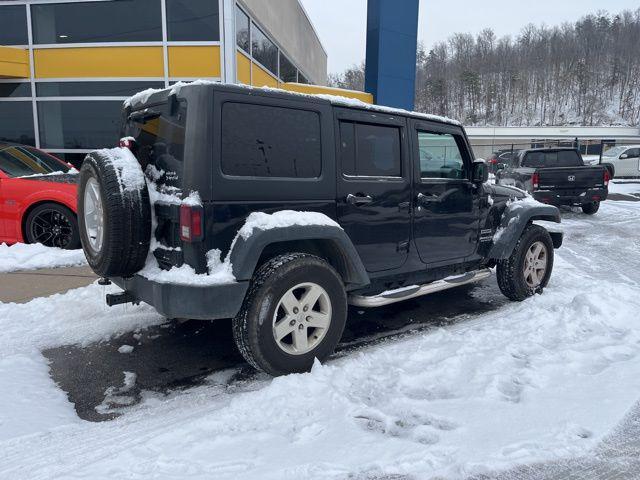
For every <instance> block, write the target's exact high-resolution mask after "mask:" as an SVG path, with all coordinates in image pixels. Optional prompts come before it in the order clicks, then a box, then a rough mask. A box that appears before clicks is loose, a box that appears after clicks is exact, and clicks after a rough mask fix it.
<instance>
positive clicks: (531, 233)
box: [497, 225, 554, 301]
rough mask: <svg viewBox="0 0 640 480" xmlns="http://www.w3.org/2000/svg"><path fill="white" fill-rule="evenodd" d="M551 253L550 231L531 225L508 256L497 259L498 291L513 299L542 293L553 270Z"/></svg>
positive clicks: (521, 298)
mask: <svg viewBox="0 0 640 480" xmlns="http://www.w3.org/2000/svg"><path fill="white" fill-rule="evenodd" d="M553 253H554V252H553V241H552V240H551V235H549V232H547V230H546V229H544V228H543V227H541V226H539V225H530V226H529V227H528V228H527V229H526V230H525V231H524V233H523V234H522V236H521V237H520V240H518V243H517V244H516V247H515V248H514V250H513V253H512V254H511V256H510V257H509V258H507V259H504V260H500V261H499V262H498V266H497V276H498V286H499V287H500V291H501V292H502V293H503V294H504V295H505V296H506V297H507V298H509V299H511V300H514V301H522V300H524V299H525V298H527V297H530V296H532V295H534V294H536V293H542V290H543V289H544V287H546V286H547V284H548V283H549V278H550V277H551V271H552V270H553Z"/></svg>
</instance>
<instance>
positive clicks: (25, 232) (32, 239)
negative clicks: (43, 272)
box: [0, 142, 80, 249]
mask: <svg viewBox="0 0 640 480" xmlns="http://www.w3.org/2000/svg"><path fill="white" fill-rule="evenodd" d="M76 183H77V171H76V170H75V169H73V167H72V166H71V165H69V164H68V163H65V162H63V161H62V160H60V159H58V158H56V157H54V156H53V155H50V154H48V153H45V152H43V151H41V150H38V149H37V148H34V147H29V146H26V145H17V144H10V143H1V142H0V243H8V244H12V243H17V242H25V243H42V244H44V245H47V246H51V247H59V248H65V249H74V248H79V247H80V235H79V233H78V221H77V217H76V213H77V212H76V196H77V185H76Z"/></svg>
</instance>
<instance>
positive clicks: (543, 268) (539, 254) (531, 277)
mask: <svg viewBox="0 0 640 480" xmlns="http://www.w3.org/2000/svg"><path fill="white" fill-rule="evenodd" d="M548 259H549V255H548V252H547V247H546V246H545V244H544V243H542V242H534V243H532V244H531V246H530V247H529V249H528V250H527V253H526V254H525V257H524V272H523V273H524V281H525V282H526V284H527V285H528V286H529V287H530V288H537V287H539V286H540V285H541V284H542V281H543V280H544V276H545V274H546V273H547V262H548Z"/></svg>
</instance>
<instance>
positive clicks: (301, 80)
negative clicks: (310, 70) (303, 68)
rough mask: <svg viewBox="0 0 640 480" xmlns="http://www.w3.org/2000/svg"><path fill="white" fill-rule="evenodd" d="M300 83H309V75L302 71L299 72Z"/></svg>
mask: <svg viewBox="0 0 640 480" xmlns="http://www.w3.org/2000/svg"><path fill="white" fill-rule="evenodd" d="M298 83H304V84H308V83H309V80H307V77H305V76H304V75H303V74H302V72H298Z"/></svg>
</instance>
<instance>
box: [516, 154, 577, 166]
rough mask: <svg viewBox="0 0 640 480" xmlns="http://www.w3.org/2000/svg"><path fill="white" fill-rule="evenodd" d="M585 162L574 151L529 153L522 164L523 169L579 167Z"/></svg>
mask: <svg viewBox="0 0 640 480" xmlns="http://www.w3.org/2000/svg"><path fill="white" fill-rule="evenodd" d="M582 165H583V162H582V160H581V159H580V155H578V152H576V151H574V150H559V151H551V152H531V153H528V154H527V155H526V157H525V159H524V162H522V166H523V167H530V168H538V167H579V166H582Z"/></svg>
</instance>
